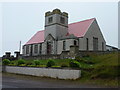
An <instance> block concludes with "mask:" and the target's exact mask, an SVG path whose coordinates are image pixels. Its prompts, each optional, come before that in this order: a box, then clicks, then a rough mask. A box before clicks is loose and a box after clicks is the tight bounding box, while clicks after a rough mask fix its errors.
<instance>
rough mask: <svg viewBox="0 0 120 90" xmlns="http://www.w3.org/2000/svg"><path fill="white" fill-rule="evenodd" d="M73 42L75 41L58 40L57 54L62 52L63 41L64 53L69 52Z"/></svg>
mask: <svg viewBox="0 0 120 90" xmlns="http://www.w3.org/2000/svg"><path fill="white" fill-rule="evenodd" d="M74 40H75V39H65V40H59V41H58V44H57V45H58V46H57V54H61V53H62V51H63V41H65V42H66V45H65V51H69V50H70V46H71V45H74Z"/></svg>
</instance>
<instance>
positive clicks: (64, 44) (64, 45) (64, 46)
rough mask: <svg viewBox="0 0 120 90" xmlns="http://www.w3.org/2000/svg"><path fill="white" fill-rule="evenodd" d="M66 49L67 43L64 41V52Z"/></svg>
mask: <svg viewBox="0 0 120 90" xmlns="http://www.w3.org/2000/svg"><path fill="white" fill-rule="evenodd" d="M65 48H66V42H65V41H63V50H65Z"/></svg>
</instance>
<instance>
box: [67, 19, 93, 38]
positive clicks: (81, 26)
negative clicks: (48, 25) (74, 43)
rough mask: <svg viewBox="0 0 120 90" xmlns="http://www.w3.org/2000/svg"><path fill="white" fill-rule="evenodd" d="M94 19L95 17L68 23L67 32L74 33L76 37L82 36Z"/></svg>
mask: <svg viewBox="0 0 120 90" xmlns="http://www.w3.org/2000/svg"><path fill="white" fill-rule="evenodd" d="M94 20H95V18H92V19H88V20H84V21H80V22H76V23H71V24H69V25H68V27H69V28H68V32H69V34H74V35H75V36H76V37H83V36H84V35H85V33H86V32H87V30H88V28H89V26H90V25H91V23H92V22H93V21H94Z"/></svg>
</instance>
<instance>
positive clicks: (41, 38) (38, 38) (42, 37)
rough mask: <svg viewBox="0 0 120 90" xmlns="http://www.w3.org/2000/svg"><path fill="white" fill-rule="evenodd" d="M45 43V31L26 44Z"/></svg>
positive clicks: (38, 33)
mask: <svg viewBox="0 0 120 90" xmlns="http://www.w3.org/2000/svg"><path fill="white" fill-rule="evenodd" d="M42 42H44V30H43V31H38V32H37V33H36V34H35V35H34V36H33V37H32V38H31V39H30V40H29V41H28V42H27V43H26V44H34V43H42Z"/></svg>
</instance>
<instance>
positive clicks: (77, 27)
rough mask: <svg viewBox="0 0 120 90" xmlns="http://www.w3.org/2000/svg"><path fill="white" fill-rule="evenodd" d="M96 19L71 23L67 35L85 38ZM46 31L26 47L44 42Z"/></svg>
mask: <svg viewBox="0 0 120 90" xmlns="http://www.w3.org/2000/svg"><path fill="white" fill-rule="evenodd" d="M94 20H95V18H92V19H88V20H84V21H80V22H76V23H71V24H69V25H68V33H67V35H70V34H74V36H76V37H83V36H84V35H85V33H86V32H87V30H88V28H89V27H90V25H91V24H92V22H93V21H94ZM44 31H45V30H42V31H38V32H37V33H36V34H35V35H34V36H33V37H32V38H31V39H30V40H29V41H28V42H27V43H26V44H25V45H27V44H34V43H42V42H44Z"/></svg>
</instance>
